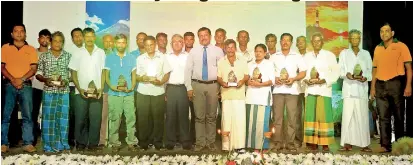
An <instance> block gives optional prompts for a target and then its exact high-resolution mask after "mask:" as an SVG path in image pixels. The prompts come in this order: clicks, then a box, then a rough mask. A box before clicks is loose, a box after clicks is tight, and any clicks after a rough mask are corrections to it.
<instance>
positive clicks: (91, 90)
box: [85, 81, 98, 98]
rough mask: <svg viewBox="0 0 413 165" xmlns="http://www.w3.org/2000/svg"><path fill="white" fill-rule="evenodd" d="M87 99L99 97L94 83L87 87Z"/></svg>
mask: <svg viewBox="0 0 413 165" xmlns="http://www.w3.org/2000/svg"><path fill="white" fill-rule="evenodd" d="M85 95H86V97H88V98H97V96H98V91H97V89H96V85H95V83H94V82H93V81H91V82H90V83H89V85H88V86H87V89H86V92H85Z"/></svg>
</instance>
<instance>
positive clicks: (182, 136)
mask: <svg viewBox="0 0 413 165" xmlns="http://www.w3.org/2000/svg"><path fill="white" fill-rule="evenodd" d="M171 40H172V41H171V47H172V50H173V52H172V53H169V54H168V55H167V56H166V58H167V60H168V62H169V64H173V65H171V67H172V71H171V73H170V77H169V81H168V83H167V84H166V98H167V101H166V121H165V122H166V148H167V149H168V150H172V149H173V148H174V147H175V144H176V143H177V142H179V143H181V144H182V147H183V148H184V149H186V150H189V149H191V146H192V145H191V139H190V135H189V119H188V115H189V109H188V108H189V100H188V96H187V95H186V87H185V78H184V75H185V65H186V59H187V58H188V53H186V52H182V48H183V46H184V41H183V37H182V36H181V35H179V34H175V35H173V36H172V39H171ZM177 126H178V127H177ZM177 129H178V130H177ZM177 132H179V133H178V134H179V136H178V137H179V139H177V136H176V134H177Z"/></svg>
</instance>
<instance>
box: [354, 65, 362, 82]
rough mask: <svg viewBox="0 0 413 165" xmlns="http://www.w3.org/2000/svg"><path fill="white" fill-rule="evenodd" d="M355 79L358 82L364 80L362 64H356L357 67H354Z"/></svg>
mask: <svg viewBox="0 0 413 165" xmlns="http://www.w3.org/2000/svg"><path fill="white" fill-rule="evenodd" d="M353 78H354V79H356V80H360V79H363V70H362V69H361V66H360V64H356V66H354V70H353Z"/></svg>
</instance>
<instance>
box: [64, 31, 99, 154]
mask: <svg viewBox="0 0 413 165" xmlns="http://www.w3.org/2000/svg"><path fill="white" fill-rule="evenodd" d="M83 36H84V38H85V47H83V48H82V49H81V50H79V51H78V52H77V55H75V56H73V57H74V58H71V60H70V63H69V68H70V69H71V70H72V79H73V82H74V84H75V86H76V96H75V97H76V99H75V111H76V112H75V114H76V115H75V138H76V145H77V146H76V148H77V149H78V150H82V149H84V148H85V147H86V145H87V147H88V148H89V149H91V150H94V149H99V148H98V147H97V146H98V144H99V132H100V125H101V120H102V93H103V85H104V82H105V80H104V79H103V78H104V76H103V75H102V73H103V69H104V65H105V52H104V51H103V49H100V48H98V47H97V46H96V45H95V40H96V35H95V31H94V30H93V29H92V28H85V29H84V30H83ZM87 118H89V120H86V119H87ZM86 121H88V122H89V123H86Z"/></svg>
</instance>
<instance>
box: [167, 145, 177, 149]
mask: <svg viewBox="0 0 413 165" xmlns="http://www.w3.org/2000/svg"><path fill="white" fill-rule="evenodd" d="M174 148H175V147H174V146H173V145H166V149H167V150H173V149H174Z"/></svg>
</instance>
